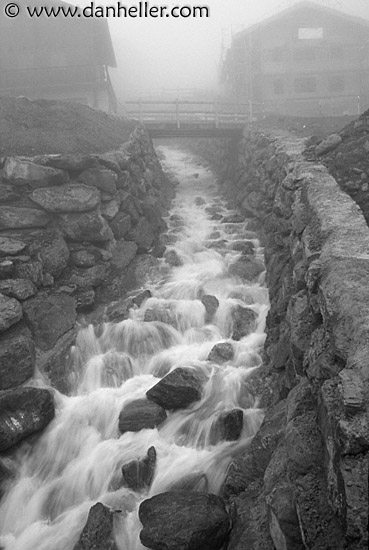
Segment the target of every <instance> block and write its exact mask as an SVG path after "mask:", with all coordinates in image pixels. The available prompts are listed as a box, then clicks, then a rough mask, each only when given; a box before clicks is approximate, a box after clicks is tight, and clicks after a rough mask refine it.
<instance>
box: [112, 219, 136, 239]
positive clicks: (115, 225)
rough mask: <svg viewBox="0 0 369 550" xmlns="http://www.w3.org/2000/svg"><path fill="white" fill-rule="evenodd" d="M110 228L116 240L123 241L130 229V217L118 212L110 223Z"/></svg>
mask: <svg viewBox="0 0 369 550" xmlns="http://www.w3.org/2000/svg"><path fill="white" fill-rule="evenodd" d="M110 227H111V230H112V231H113V234H114V237H115V238H116V239H117V240H119V239H123V237H124V236H125V235H126V234H127V233H128V231H129V230H130V229H131V227H132V223H131V217H130V216H129V215H128V214H126V213H125V212H119V213H118V214H117V215H116V216H115V218H114V219H113V220H112V221H111V223H110Z"/></svg>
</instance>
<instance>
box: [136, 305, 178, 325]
mask: <svg viewBox="0 0 369 550" xmlns="http://www.w3.org/2000/svg"><path fill="white" fill-rule="evenodd" d="M144 321H145V322H146V323H151V322H152V321H159V322H160V323H165V324H166V325H171V326H172V327H175V328H176V327H177V319H176V315H175V312H174V311H173V310H171V309H170V307H164V306H163V307H152V308H148V309H147V310H146V311H145V315H144Z"/></svg>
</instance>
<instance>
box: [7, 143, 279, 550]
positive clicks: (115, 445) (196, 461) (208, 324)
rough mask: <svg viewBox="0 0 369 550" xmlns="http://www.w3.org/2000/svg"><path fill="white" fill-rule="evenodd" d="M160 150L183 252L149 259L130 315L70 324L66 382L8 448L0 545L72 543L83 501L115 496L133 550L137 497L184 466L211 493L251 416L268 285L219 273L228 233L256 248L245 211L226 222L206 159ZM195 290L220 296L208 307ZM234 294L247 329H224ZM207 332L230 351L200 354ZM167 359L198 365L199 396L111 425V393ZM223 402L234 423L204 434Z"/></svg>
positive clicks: (236, 251) (122, 391)
mask: <svg viewBox="0 0 369 550" xmlns="http://www.w3.org/2000/svg"><path fill="white" fill-rule="evenodd" d="M159 151H160V153H161V154H162V155H164V157H165V160H164V161H163V166H164V169H165V170H167V171H170V172H171V173H173V174H174V175H175V178H176V180H177V181H178V186H177V193H176V198H175V200H174V201H173V203H172V208H171V211H170V214H169V216H168V219H167V220H166V221H167V223H168V232H167V234H166V238H167V241H168V249H169V250H173V251H175V253H176V255H175V258H176V259H178V258H179V261H177V264H179V263H180V264H182V265H174V266H173V265H172V266H170V265H168V263H166V262H165V260H164V259H162V260H160V262H161V266H160V269H159V270H158V272H157V274H156V276H155V277H154V278H153V279H152V280H149V281H148V283H147V284H146V285H145V288H146V289H149V290H150V291H151V293H152V297H150V298H148V299H147V300H145V301H144V302H143V303H142V305H141V306H140V307H139V308H135V309H131V311H130V318H129V319H127V320H125V321H122V322H119V323H106V324H104V325H102V326H99V327H98V329H96V327H93V326H92V325H90V326H89V327H87V328H83V329H81V330H80V332H79V334H78V337H77V342H76V345H75V349H74V357H75V365H76V369H77V367H78V371H79V372H78V382H77V383H76V387H75V390H74V392H73V394H72V395H71V396H66V395H63V394H61V393H59V392H58V391H56V390H54V392H55V406H56V415H55V418H54V420H53V421H52V422H51V423H50V424H49V426H48V427H47V428H46V429H45V431H44V432H43V434H42V435H41V436H40V437H39V438H38V439H37V440H36V443H34V444H33V445H31V444H30V443H27V442H25V443H24V444H23V445H22V446H21V447H20V449H19V451H18V455H17V463H18V472H19V475H18V477H17V479H16V480H15V481H14V482H13V484H12V485H11V487H10V488H9V490H8V491H7V493H6V495H5V496H4V498H3V500H2V501H1V505H0V546H2V547H3V548H4V549H5V550H51V549H53V550H73V547H74V545H75V544H76V542H77V540H78V538H79V535H80V533H81V531H82V528H83V526H84V524H85V522H86V519H87V516H88V512H89V509H90V508H91V506H92V505H93V504H95V503H96V502H102V503H104V504H105V505H108V506H111V507H112V508H113V509H115V510H120V513H119V514H118V513H117V514H116V515H115V520H114V522H115V523H114V535H115V540H116V544H117V547H118V548H119V550H142V549H144V546H142V544H141V543H140V540H139V532H140V530H141V524H140V521H139V519H138V515H137V510H138V506H139V504H140V502H142V500H144V499H146V498H149V497H150V496H153V495H156V494H158V493H162V492H165V491H168V490H170V489H171V488H173V487H177V486H178V483H180V482H181V480H186V479H191V478H196V479H198V480H199V484H198V487H199V488H200V490H206V491H208V492H211V493H219V491H220V489H221V487H222V483H223V481H224V479H225V475H226V472H227V468H228V466H229V464H230V462H231V460H232V458H233V457H235V456H237V455H238V454H239V453H241V452H242V450H243V449H244V448H245V447H246V446H247V445H248V444H249V442H250V440H251V438H252V437H253V436H254V434H255V433H256V431H257V430H258V428H259V426H260V424H261V422H262V419H263V411H262V410H261V409H260V408H259V405H258V398H257V396H255V395H253V392H252V390H251V388H250V387H249V386H248V378H249V376H250V374H251V373H252V372H254V370H255V369H257V368H258V367H259V366H260V365H261V363H262V359H261V352H262V349H263V344H264V340H265V333H264V329H265V319H266V314H267V311H268V304H269V302H268V292H267V289H266V287H265V286H264V279H263V277H264V274H263V273H261V274H260V275H259V276H258V278H256V279H255V281H254V282H253V283H249V282H247V281H246V280H245V279H241V278H240V277H238V276H237V275H232V274H231V273H230V272H229V266H230V265H231V264H232V263H234V262H235V261H237V259H238V258H239V257H240V256H241V255H242V251H240V248H239V247H237V246H235V247H234V246H233V245H234V243H236V242H239V241H244V242H245V241H248V242H250V246H252V247H253V249H254V251H255V257H256V259H258V260H259V261H262V259H263V250H262V248H261V247H260V245H259V242H258V240H257V236H256V235H255V234H252V233H251V232H250V231H247V221H245V222H239V221H236V222H232V221H229V222H228V223H227V217H228V220H232V216H234V215H235V214H236V212H234V211H230V210H229V209H227V208H226V205H225V201H224V199H222V197H221V196H220V194H219V190H218V187H217V185H216V183H215V176H214V174H213V173H212V172H211V170H210V169H209V168H207V167H206V166H204V164H203V163H201V162H200V161H199V160H198V159H196V158H195V157H192V156H191V155H190V154H189V153H184V152H183V151H180V150H178V149H170V148H167V147H160V148H159ZM233 219H237V218H233ZM172 263H173V262H172ZM174 263H175V262H174ZM204 295H205V296H206V295H211V296H215V297H216V298H217V300H218V302H219V307H218V308H217V309H216V311H215V313H214V315H213V317H212V318H211V319H209V316H208V314H207V311H206V308H205V306H204V304H203V302H202V301H201V297H203V296H204ZM239 306H241V307H242V308H247V309H249V310H252V311H253V312H254V313H255V314H256V315H255V319H256V321H255V325H254V327H253V331H252V332H251V333H250V334H247V335H245V336H242V337H241V338H240V339H238V340H235V339H232V333H233V324H234V317H233V312H234V310H235V308H237V307H239ZM150 316H151V317H150ZM148 319H154V320H148ZM220 342H222V343H224V342H228V343H231V344H232V347H233V352H234V354H233V358H232V359H230V360H227V361H225V362H221V363H218V362H213V361H209V360H207V357H208V355H209V353H210V352H211V350H212V348H213V347H214V346H215V345H216V344H217V343H220ZM177 367H191V368H193V369H195V370H196V371H197V372H198V373H200V374H201V376H202V377H203V379H204V381H205V382H204V386H203V389H202V394H201V399H200V400H198V401H195V402H194V403H192V404H191V405H190V406H188V407H187V408H184V409H178V410H175V411H168V417H167V419H166V420H165V421H164V422H163V423H162V424H161V425H160V426H158V427H157V428H154V429H144V430H141V431H138V432H133V431H128V432H125V433H124V434H123V435H120V433H119V430H118V418H119V414H120V412H121V410H122V409H123V408H124V406H125V405H127V404H128V403H130V402H132V401H134V400H137V399H140V398H144V397H145V394H146V392H147V391H148V390H149V389H150V388H152V387H153V386H155V384H157V382H158V381H159V379H160V378H162V377H163V376H165V375H166V374H167V373H168V372H171V371H172V370H174V369H176V368H177ZM37 383H38V384H40V382H38V381H35V384H37ZM234 409H241V410H242V411H243V427H242V431H241V434H240V437H239V438H238V439H237V440H236V441H229V440H225V439H222V438H219V437H215V436H214V433H215V432H214V426H215V424H216V422H217V421H218V419H219V417H220V416H221V415H223V414H224V413H226V412H227V411H231V410H234ZM152 446H154V447H155V450H156V454H157V462H156V466H155V473H154V477H153V480H152V483H151V486H150V487H149V488H147V489H143V490H141V491H134V490H132V489H130V488H128V487H127V486H124V483H123V482H122V472H121V469H122V466H123V465H124V464H126V463H128V462H130V461H132V460H134V459H140V458H142V457H144V456H145V455H146V453H147V451H148V449H149V448H150V447H152Z"/></svg>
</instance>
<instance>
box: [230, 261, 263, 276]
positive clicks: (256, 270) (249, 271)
mask: <svg viewBox="0 0 369 550" xmlns="http://www.w3.org/2000/svg"><path fill="white" fill-rule="evenodd" d="M264 270H265V267H264V264H263V262H261V261H260V260H255V259H251V258H249V257H248V256H242V257H241V258H239V259H238V260H236V261H235V262H233V263H232V264H231V265H230V266H229V273H230V275H235V276H236V277H240V278H241V279H245V280H246V281H253V280H254V279H256V278H257V277H258V276H259V275H260V273H262V272H263V271H264Z"/></svg>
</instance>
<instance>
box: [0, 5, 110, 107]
mask: <svg viewBox="0 0 369 550" xmlns="http://www.w3.org/2000/svg"><path fill="white" fill-rule="evenodd" d="M5 3H6V0H0V8H1V12H2V13H1V15H0V96H9V95H10V96H20V95H22V96H26V97H29V98H30V99H40V98H41V99H61V100H65V101H76V102H80V103H84V104H86V105H89V106H90V107H94V108H97V109H102V110H105V111H107V112H115V110H116V98H115V94H114V90H113V87H112V84H111V81H110V77H109V67H116V61H115V55H114V50H113V45H112V41H111V37H110V33H109V28H108V24H107V21H106V20H105V19H95V18H82V17H81V18H77V17H76V18H72V17H62V16H61V15H59V16H58V17H49V18H48V17H46V15H43V16H41V17H38V18H35V17H32V18H31V17H30V16H29V15H28V14H27V13H26V12H25V10H22V11H21V13H20V14H19V15H18V17H14V18H9V17H6V16H5V15H4V5H5ZM43 4H44V5H46V6H47V5H48V4H50V2H49V0H46V1H44V2H43ZM57 4H58V5H64V6H65V7H68V6H69V5H68V4H66V3H65V2H58V3H57ZM50 5H52V4H50Z"/></svg>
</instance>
